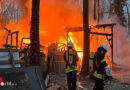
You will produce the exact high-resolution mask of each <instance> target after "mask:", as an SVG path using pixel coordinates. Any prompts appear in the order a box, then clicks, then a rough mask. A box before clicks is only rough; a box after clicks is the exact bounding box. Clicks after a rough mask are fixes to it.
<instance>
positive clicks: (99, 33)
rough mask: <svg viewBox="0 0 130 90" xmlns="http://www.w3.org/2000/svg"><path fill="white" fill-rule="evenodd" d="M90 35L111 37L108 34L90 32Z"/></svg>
mask: <svg viewBox="0 0 130 90" xmlns="http://www.w3.org/2000/svg"><path fill="white" fill-rule="evenodd" d="M90 34H96V35H104V36H112V34H108V33H97V32H90Z"/></svg>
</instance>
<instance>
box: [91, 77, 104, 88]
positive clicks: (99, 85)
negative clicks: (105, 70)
mask: <svg viewBox="0 0 130 90" xmlns="http://www.w3.org/2000/svg"><path fill="white" fill-rule="evenodd" d="M103 86H104V85H103V79H98V78H96V79H95V85H94V88H93V90H103Z"/></svg>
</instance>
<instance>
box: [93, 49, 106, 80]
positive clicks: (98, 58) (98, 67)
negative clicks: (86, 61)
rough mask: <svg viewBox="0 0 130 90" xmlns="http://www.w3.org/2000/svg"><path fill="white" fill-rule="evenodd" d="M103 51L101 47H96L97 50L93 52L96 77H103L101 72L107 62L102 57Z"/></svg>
mask: <svg viewBox="0 0 130 90" xmlns="http://www.w3.org/2000/svg"><path fill="white" fill-rule="evenodd" d="M104 57H105V53H104V51H103V50H102V48H99V49H98V52H96V53H95V56H94V73H93V75H94V77H96V78H98V79H103V74H104V73H105V67H106V66H107V63H106V61H105V59H104Z"/></svg>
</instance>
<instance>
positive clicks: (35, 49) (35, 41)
mask: <svg viewBox="0 0 130 90" xmlns="http://www.w3.org/2000/svg"><path fill="white" fill-rule="evenodd" d="M39 7H40V0H32V17H31V31H30V39H31V47H30V50H31V51H30V64H31V65H40V57H39V56H40V41H39Z"/></svg>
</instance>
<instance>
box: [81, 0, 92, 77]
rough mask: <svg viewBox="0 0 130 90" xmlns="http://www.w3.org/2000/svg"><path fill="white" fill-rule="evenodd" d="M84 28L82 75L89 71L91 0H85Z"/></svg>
mask: <svg viewBox="0 0 130 90" xmlns="http://www.w3.org/2000/svg"><path fill="white" fill-rule="evenodd" d="M83 29H84V50H83V53H84V54H83V62H82V69H81V73H80V75H82V76H85V75H87V74H88V72H89V44H90V41H89V37H90V30H89V0H83Z"/></svg>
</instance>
